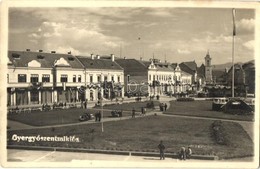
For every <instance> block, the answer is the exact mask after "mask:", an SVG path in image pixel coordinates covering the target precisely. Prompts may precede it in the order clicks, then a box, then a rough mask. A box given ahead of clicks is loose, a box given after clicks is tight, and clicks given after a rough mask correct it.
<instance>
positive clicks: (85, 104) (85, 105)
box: [84, 100, 87, 109]
mask: <svg viewBox="0 0 260 169" xmlns="http://www.w3.org/2000/svg"><path fill="white" fill-rule="evenodd" d="M84 108H85V109H87V100H85V102H84Z"/></svg>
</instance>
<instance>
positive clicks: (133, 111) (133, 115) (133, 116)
mask: <svg viewBox="0 0 260 169" xmlns="http://www.w3.org/2000/svg"><path fill="white" fill-rule="evenodd" d="M132 118H135V108H134V107H133V109H132Z"/></svg>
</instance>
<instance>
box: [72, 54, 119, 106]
mask: <svg viewBox="0 0 260 169" xmlns="http://www.w3.org/2000/svg"><path fill="white" fill-rule="evenodd" d="M76 58H77V59H78V60H79V61H80V62H81V63H82V65H83V67H84V79H85V80H84V81H85V85H84V86H85V87H86V98H89V99H90V100H92V101H93V100H98V99H100V98H104V99H113V98H115V97H124V70H123V68H122V67H120V66H119V65H118V64H117V63H116V62H115V56H114V55H113V54H111V56H102V57H100V56H99V55H96V56H94V55H93V54H91V56H90V57H85V56H76Z"/></svg>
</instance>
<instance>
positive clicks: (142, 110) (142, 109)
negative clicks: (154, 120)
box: [141, 107, 144, 116]
mask: <svg viewBox="0 0 260 169" xmlns="http://www.w3.org/2000/svg"><path fill="white" fill-rule="evenodd" d="M141 112H142V116H144V107H142V108H141Z"/></svg>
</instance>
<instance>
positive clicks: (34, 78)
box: [31, 74, 39, 83]
mask: <svg viewBox="0 0 260 169" xmlns="http://www.w3.org/2000/svg"><path fill="white" fill-rule="evenodd" d="M35 82H39V75H37V74H31V83H35Z"/></svg>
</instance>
